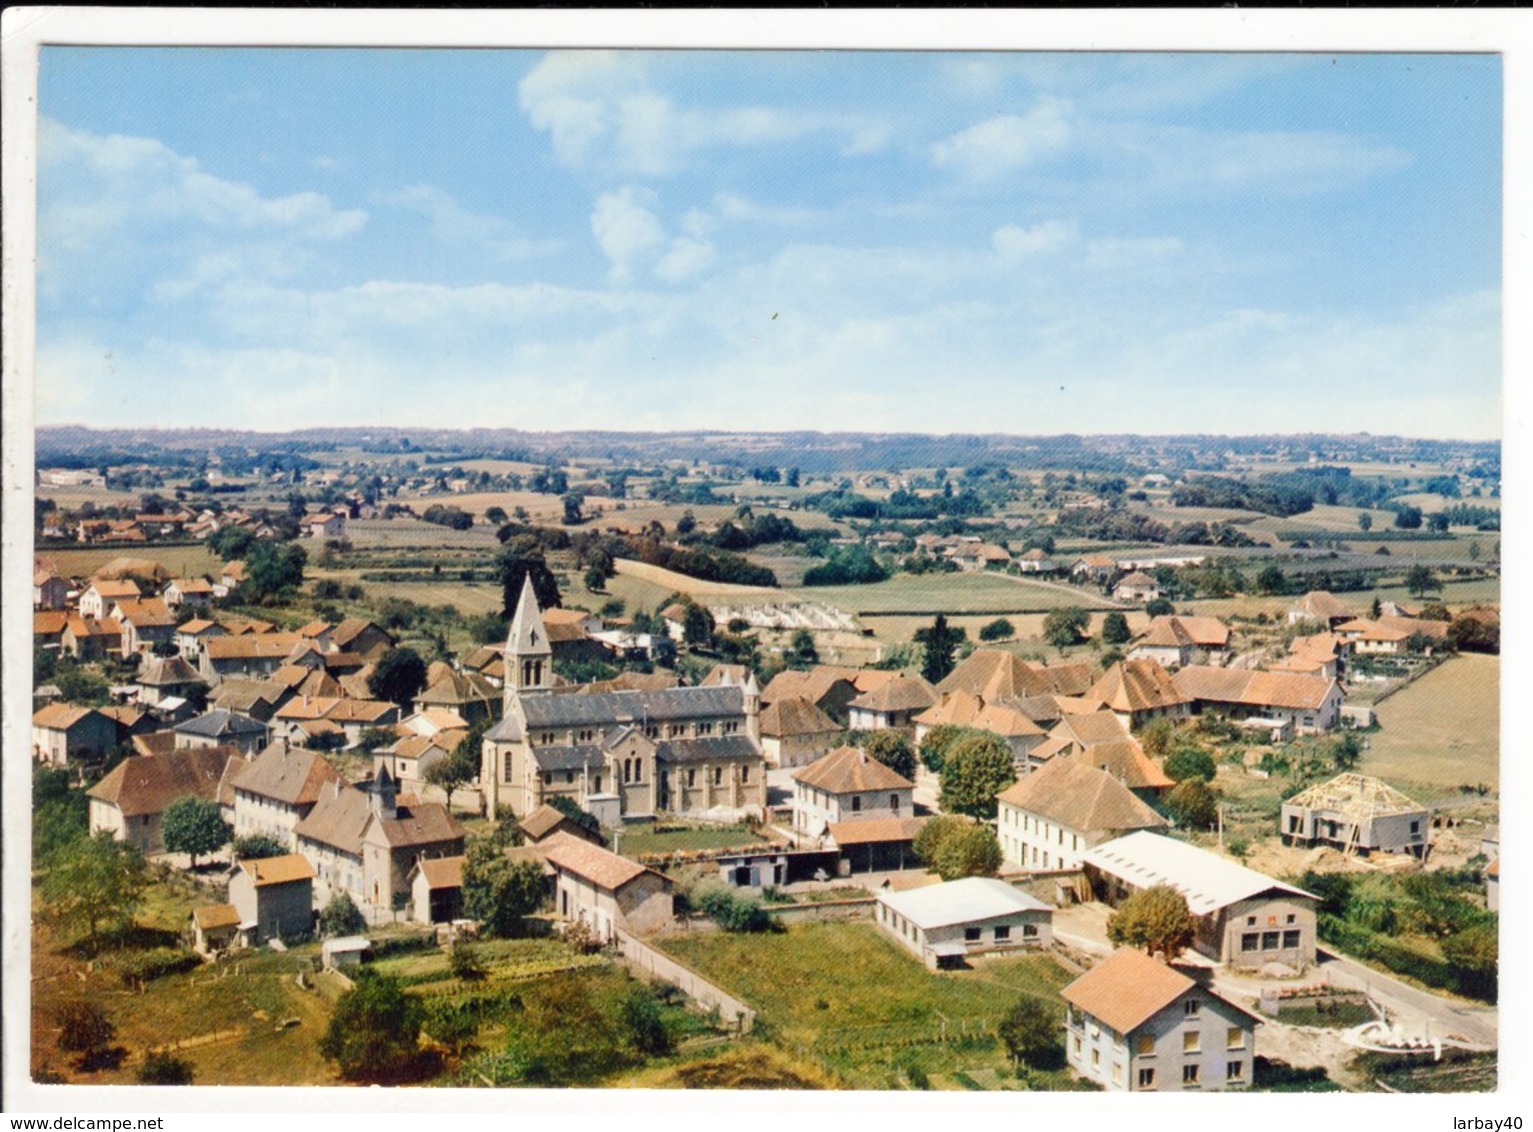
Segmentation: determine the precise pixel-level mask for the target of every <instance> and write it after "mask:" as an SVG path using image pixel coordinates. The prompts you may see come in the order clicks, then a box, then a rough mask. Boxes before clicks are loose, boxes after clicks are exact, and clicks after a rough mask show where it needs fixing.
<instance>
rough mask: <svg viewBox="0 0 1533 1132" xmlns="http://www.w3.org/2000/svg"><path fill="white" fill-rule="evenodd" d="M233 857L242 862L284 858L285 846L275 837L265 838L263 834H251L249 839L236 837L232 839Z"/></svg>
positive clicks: (285, 853)
mask: <svg viewBox="0 0 1533 1132" xmlns="http://www.w3.org/2000/svg"><path fill="white" fill-rule="evenodd" d="M233 848H234V855H235V857H237V858H238V859H239V860H242V861H259V860H263V859H265V858H267V857H284V856H286V855H287V851H288V850H287V846H286V845H284V844H282V842H280V841H278V840H277V839H276V838H275V837H267V836H266V835H265V834H264V833H256V834H252V835H251V836H249V837H236V838H235V839H234V846H233Z"/></svg>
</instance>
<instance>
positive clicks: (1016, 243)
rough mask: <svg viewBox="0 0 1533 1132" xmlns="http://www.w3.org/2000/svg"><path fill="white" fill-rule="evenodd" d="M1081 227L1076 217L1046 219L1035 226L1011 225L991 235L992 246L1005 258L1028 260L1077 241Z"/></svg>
mask: <svg viewBox="0 0 1533 1132" xmlns="http://www.w3.org/2000/svg"><path fill="white" fill-rule="evenodd" d="M1079 236H1080V230H1079V228H1078V226H1077V225H1076V223H1075V221H1073V220H1045V221H1044V222H1043V223H1042V224H1035V225H1034V226H1033V227H1031V228H1023V227H1021V226H1019V225H1016V224H1007V225H1005V226H1003V227H1001V228H997V229H996V230H995V231H994V232H992V233H991V234H990V243H991V246H992V247H994V248H995V251H996V254H997V255H999V256H1000V257H1001V258H1002V259H1024V258H1026V257H1028V256H1035V255H1041V254H1043V253H1045V252H1052V251H1057V250H1058V249H1060V248H1062V247H1064V246H1065V245H1066V244H1071V243H1074V242H1075V241H1076V240H1077V239H1078V238H1079Z"/></svg>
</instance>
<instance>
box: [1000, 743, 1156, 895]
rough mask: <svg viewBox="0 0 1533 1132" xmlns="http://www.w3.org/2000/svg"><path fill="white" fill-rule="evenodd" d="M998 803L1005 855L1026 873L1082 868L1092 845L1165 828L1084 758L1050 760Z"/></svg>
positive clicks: (1124, 790) (1008, 790)
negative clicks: (1125, 835) (1083, 858)
mask: <svg viewBox="0 0 1533 1132" xmlns="http://www.w3.org/2000/svg"><path fill="white" fill-rule="evenodd" d="M996 801H997V814H996V818H997V822H996V824H997V830H996V832H997V834H998V835H999V837H1000V842H1001V855H1002V857H1003V858H1004V859H1005V860H1007V861H1009V862H1011V863H1012V864H1014V865H1020V866H1022V867H1023V868H1024V869H1038V870H1049V869H1074V868H1079V867H1080V863H1081V856H1082V854H1084V853H1085V851H1086V850H1088V849H1090V848H1092V847H1093V846H1096V845H1100V844H1101V843H1102V842H1104V841H1110V840H1112V839H1113V838H1115V837H1120V836H1122V835H1123V834H1125V833H1131V832H1133V831H1134V830H1136V829H1165V828H1166V826H1167V822H1166V819H1165V818H1163V817H1161V816H1160V815H1159V814H1157V813H1156V812H1155V811H1154V810H1152V809H1150V807H1149V806H1147V805H1145V804H1144V803H1143V802H1141V801H1140V800H1139V799H1138V798H1137V797H1135V795H1134V793H1133V791H1131V790H1129V788H1128V787H1127V786H1125V785H1123V783H1121V782H1119V781H1118V780H1117V779H1116V778H1114V777H1113V776H1112V775H1110V774H1108V773H1107V772H1106V771H1105V770H1099V769H1097V768H1096V767H1094V766H1092V765H1091V763H1090V762H1089V761H1087V760H1086V759H1085V758H1083V757H1080V756H1072V755H1061V756H1059V757H1058V758H1053V759H1050V760H1049V761H1048V762H1047V763H1045V764H1044V765H1043V766H1042V767H1041V768H1040V769H1038V770H1036V771H1034V772H1033V773H1032V774H1029V775H1027V776H1026V777H1024V778H1022V779H1020V780H1019V781H1017V782H1016V783H1015V784H1014V785H1012V786H1011V787H1010V788H1008V789H1007V790H1006V791H1005V792H1004V793H1003V794H1001V795H999V796H998V798H997V799H996Z"/></svg>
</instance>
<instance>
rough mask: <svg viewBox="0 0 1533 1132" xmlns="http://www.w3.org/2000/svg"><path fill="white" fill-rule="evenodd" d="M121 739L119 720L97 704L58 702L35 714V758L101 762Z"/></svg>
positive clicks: (55, 762) (65, 763)
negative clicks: (119, 738)
mask: <svg viewBox="0 0 1533 1132" xmlns="http://www.w3.org/2000/svg"><path fill="white" fill-rule="evenodd" d="M117 741H118V737H117V723H116V721H115V720H113V719H112V718H111V717H110V716H107V715H103V714H102V713H101V712H99V711H97V710H96V709H95V708H87V707H79V706H77V705H75V704H63V703H54V704H49V705H48V706H47V707H45V708H43V709H42V710H40V711H38V712H36V713H34V714H33V716H32V758H33V759H34V760H35V761H37V762H40V763H47V764H48V765H49V766H54V767H71V766H78V765H79V764H80V763H82V762H85V763H94V762H100V761H101V760H102V759H103V758H105V757H106V756H107V755H108V754H110V753H111V752H113V751H115V750H116V749H117Z"/></svg>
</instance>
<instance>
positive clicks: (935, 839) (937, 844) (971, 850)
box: [911, 814, 1001, 880]
mask: <svg viewBox="0 0 1533 1132" xmlns="http://www.w3.org/2000/svg"><path fill="white" fill-rule="evenodd" d="M911 849H912V850H913V851H914V852H915V855H916V857H917V858H919V859H920V861H921V863H922V864H924V865H925V866H926V867H927V868H929V869H931V870H932V872H934V873H936V874H937V875H938V876H940V877H941V878H942V879H943V880H960V879H962V878H963V877H973V876H994V875H995V873H996V870H997V869H999V868H1000V867H1001V845H1000V842H999V841H997V840H996V836H995V831H994V830H992V829H991V828H990V827H989V826H988V825H982V824H980V823H978V822H974V821H970V820H969V819H968V818H963V817H959V816H958V815H957V814H939V815H938V816H937V817H934V818H932V819H931V820H930V821H928V822H927V823H926V825H925V826H924V827H922V829H921V832H920V833H918V834H917V835H916V839H915V841H914V842H913V843H912V845H911Z"/></svg>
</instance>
